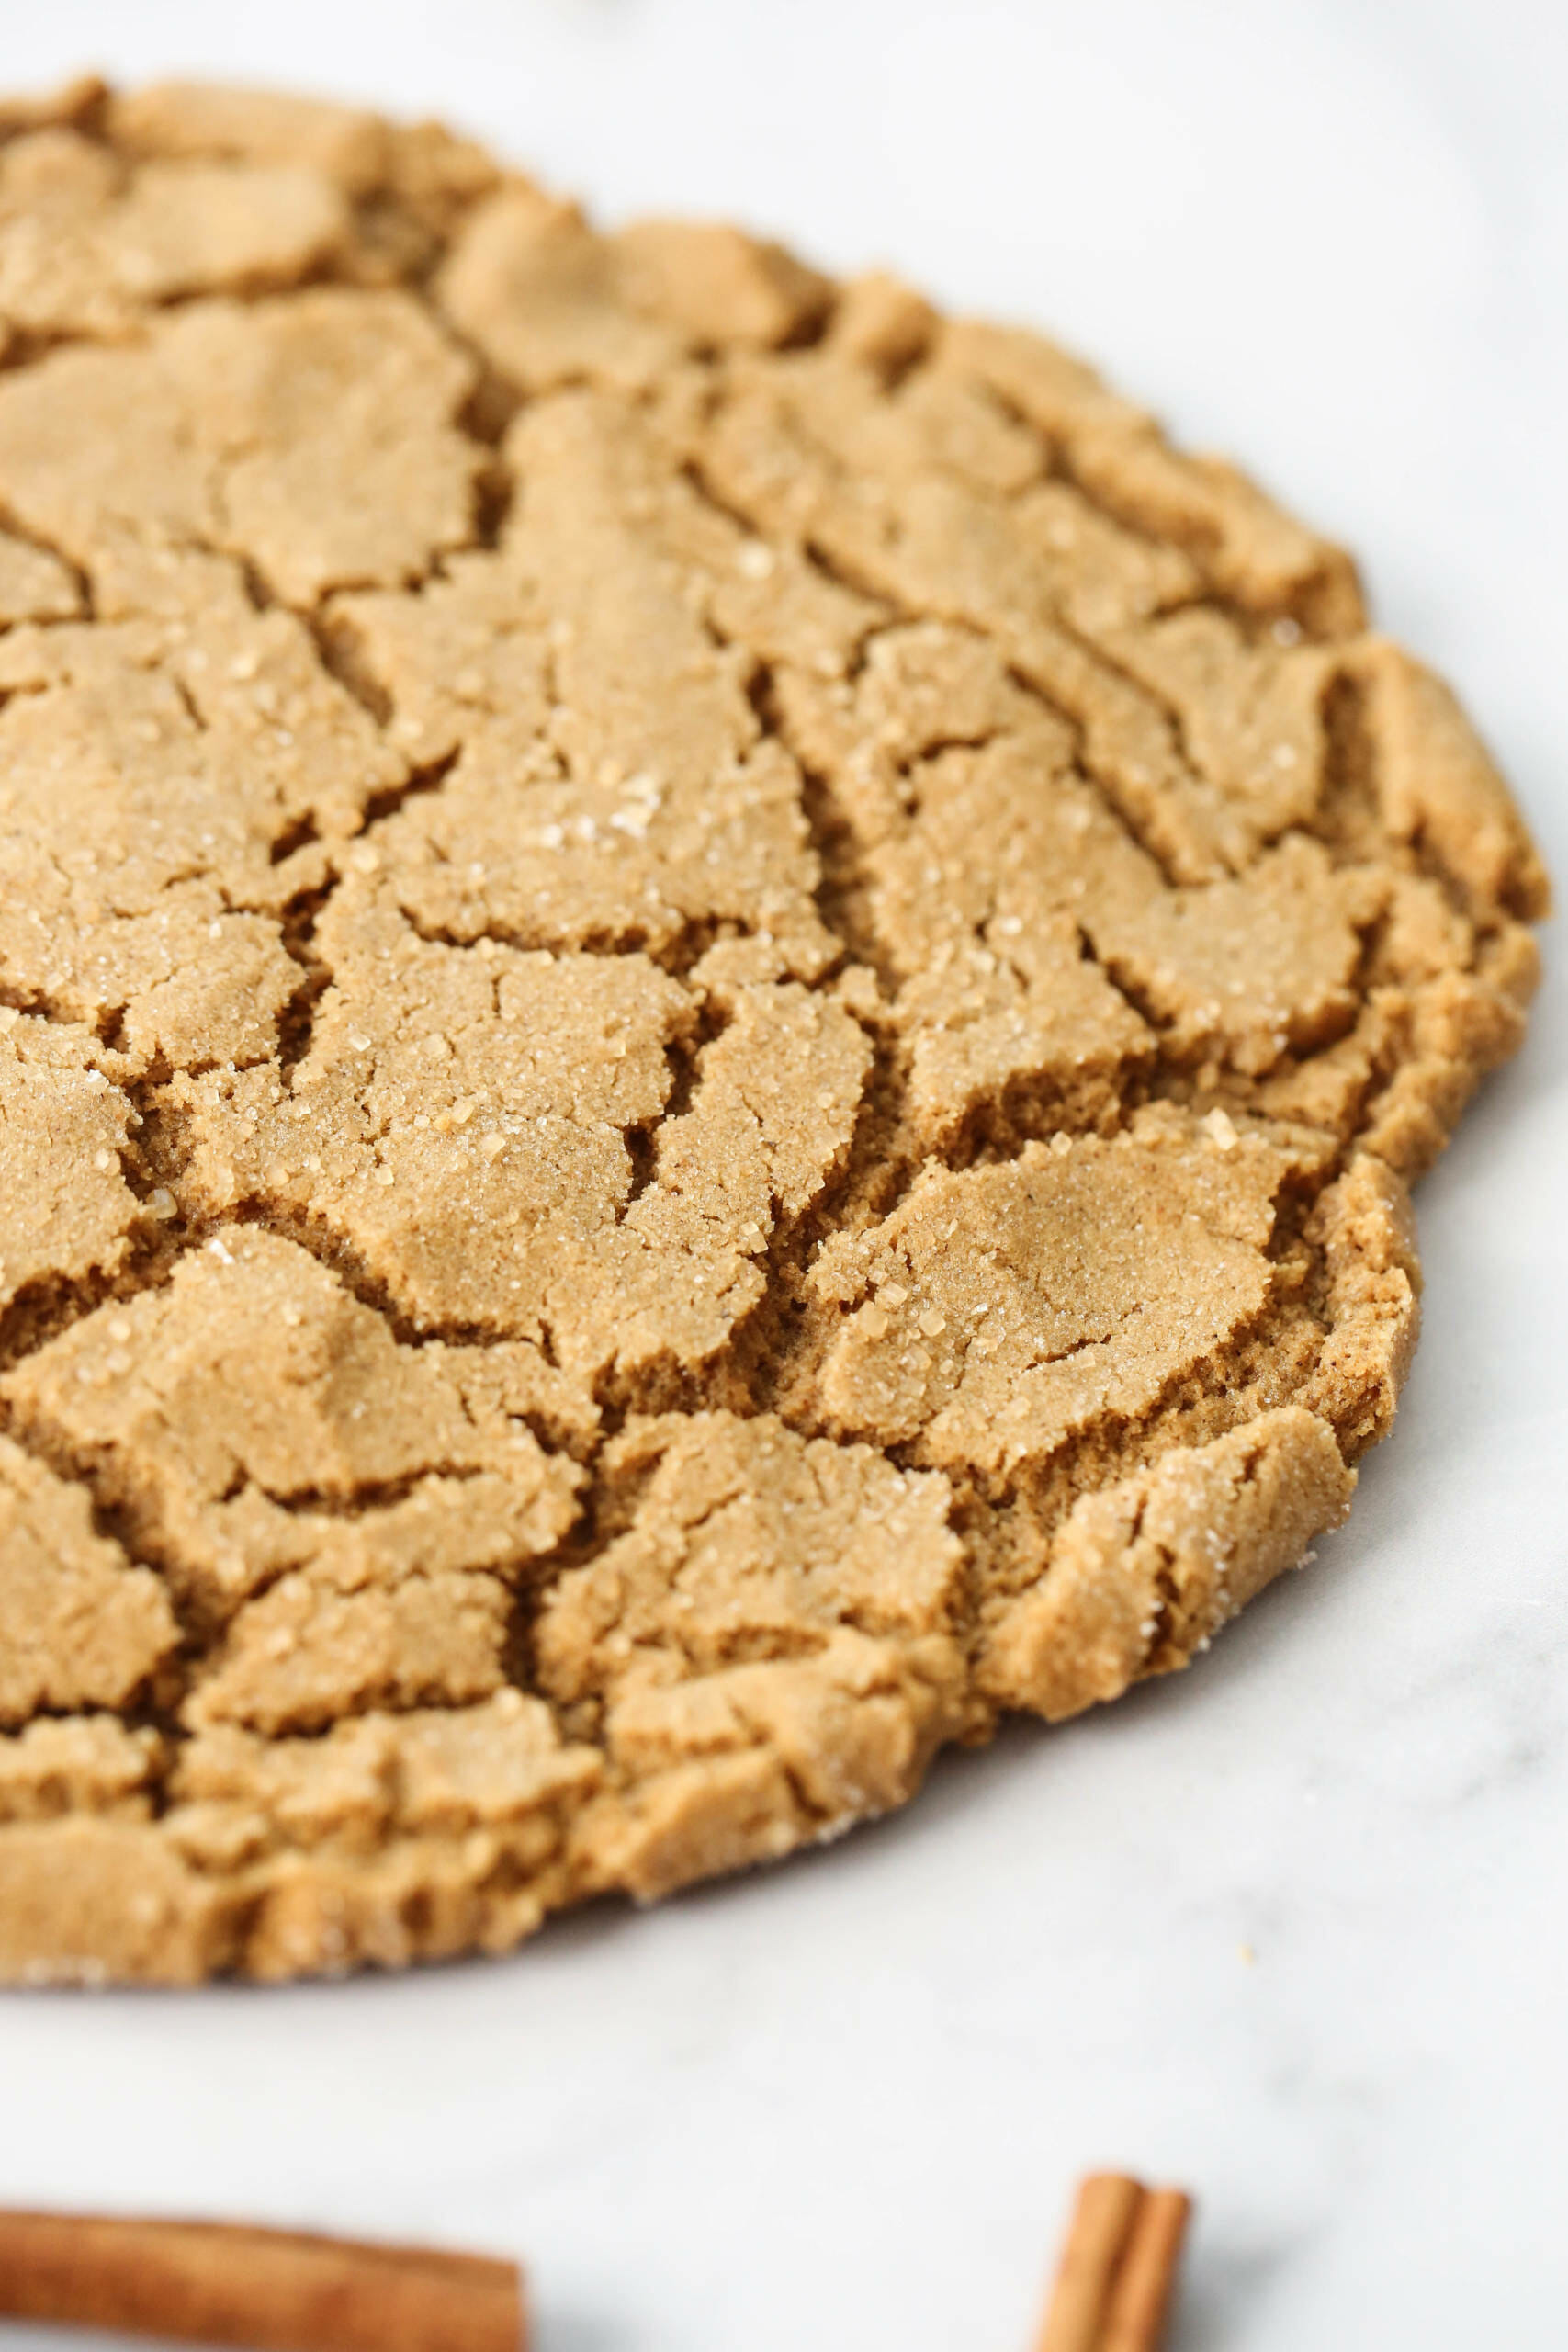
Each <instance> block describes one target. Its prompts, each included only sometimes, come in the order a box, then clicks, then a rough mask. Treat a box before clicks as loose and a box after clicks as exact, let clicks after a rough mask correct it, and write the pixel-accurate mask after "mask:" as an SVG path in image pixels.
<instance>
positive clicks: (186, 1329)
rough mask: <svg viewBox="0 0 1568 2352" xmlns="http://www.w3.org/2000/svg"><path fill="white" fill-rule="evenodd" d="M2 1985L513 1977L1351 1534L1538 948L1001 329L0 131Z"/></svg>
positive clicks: (452, 160) (1115, 422) (1217, 524)
mask: <svg viewBox="0 0 1568 2352" xmlns="http://www.w3.org/2000/svg"><path fill="white" fill-rule="evenodd" d="M0 518H3V522H4V528H3V529H0V1598H3V1600H4V1612H3V1613H4V1623H5V1629H6V1630H5V1637H4V1644H3V1645H0V1975H4V1976H5V1977H6V1979H10V1980H16V1981H20V1982H24V1983H41V1982H80V1983H101V1982H104V1981H107V1980H111V1979H122V1980H145V1981H158V1982H188V1981H193V1980H195V1979H197V1978H200V1977H203V1976H206V1975H209V1974H212V1973H220V1972H235V1973H248V1974H252V1975H258V1976H267V1977H286V1976H293V1975H299V1974H308V1973H342V1972H344V1971H347V1970H350V1969H353V1968H355V1967H359V1966H362V1965H366V1964H377V1965H384V1966H396V1965H401V1964H403V1963H406V1962H412V1961H416V1960H420V1959H428V1958H434V1957H438V1956H443V1955H446V1954H449V1953H453V1952H457V1951H466V1950H474V1949H478V1950H483V1951H502V1950H504V1949H506V1948H508V1947H509V1946H511V1945H512V1944H514V1943H515V1942H516V1941H518V1939H521V1938H522V1937H524V1936H525V1935H527V1934H529V1933H530V1932H532V1930H533V1929H534V1928H536V1927H537V1926H538V1925H539V1924H540V1922H541V1921H542V1920H543V1919H544V1918H545V1917H547V1915H548V1913H550V1912H551V1911H552V1910H554V1909H557V1908H558V1907H560V1906H562V1905H568V1904H570V1903H573V1902H577V1901H580V1900H582V1899H584V1898H586V1897H589V1896H592V1895H594V1894H604V1893H610V1892H615V1891H620V1892H622V1893H625V1894H631V1895H633V1896H635V1897H637V1899H639V1900H650V1899H653V1898H655V1897H657V1896H660V1895H662V1894H666V1893H667V1892H669V1891H671V1889H673V1888H676V1887H678V1886H680V1885H682V1884H684V1883H687V1882H689V1881H691V1880H694V1879H699V1878H702V1877H705V1876H708V1875H711V1874H713V1873H714V1872H716V1871H723V1870H728V1869H733V1868H736V1867H739V1866H740V1865H742V1864H747V1863H750V1862H754V1861H758V1860H765V1859H768V1858H770V1857H773V1856H775V1855H779V1854H782V1853H784V1852H786V1851H787V1850H789V1849H792V1848H794V1847H796V1846H798V1845H801V1844H803V1843H805V1842H807V1841H811V1840H817V1839H820V1838H827V1837H830V1836H834V1835H837V1834H838V1833H839V1832H840V1831H842V1830H843V1829H845V1828H847V1827H848V1826H851V1825H852V1823H853V1822H855V1821H858V1820H860V1819H863V1818H864V1817H866V1816H868V1815H874V1814H877V1813H880V1812H883V1811H886V1809H887V1808H889V1807H890V1806H893V1805H896V1804H901V1803H902V1802H904V1800H905V1799H907V1798H908V1796H910V1795H911V1794H912V1793H913V1792H914V1791H915V1789H916V1788H917V1787H918V1785H919V1781H920V1778H921V1776H922V1774H923V1772H924V1770H925V1768H926V1765H927V1763H928V1761H929V1759H930V1758H931V1755H932V1754H933V1753H934V1751H935V1750H936V1749H937V1748H938V1747H940V1746H941V1745H942V1743H943V1742H945V1741H948V1740H953V1739H962V1740H977V1739H982V1738H984V1737H985V1736H987V1735H988V1733H989V1732H990V1731H991V1729H992V1728H993V1726H994V1725H995V1724H996V1723H997V1721H998V1718H999V1717H1000V1716H1001V1715H1002V1714H1003V1713H1006V1712H1007V1711H1009V1710H1015V1709H1025V1710H1029V1711H1032V1712H1034V1713H1038V1714H1040V1715H1042V1716H1043V1717H1045V1718H1046V1719H1048V1720H1051V1721H1056V1720H1059V1719H1061V1718H1062V1717H1065V1716H1068V1715H1071V1714H1073V1713H1077V1711H1078V1710H1080V1709H1081V1708H1083V1707H1086V1706H1088V1705H1089V1704H1091V1703H1093V1702H1098V1701H1100V1700H1104V1699H1110V1698H1113V1697H1115V1696H1116V1695H1117V1694H1118V1693H1119V1692H1120V1691H1123V1690H1124V1689H1126V1688H1127V1686H1128V1685H1129V1684H1130V1683H1132V1682H1133V1681H1134V1680H1136V1679H1139V1678H1140V1677H1142V1676H1145V1675H1148V1674H1154V1673H1163V1672H1167V1671H1169V1670H1171V1669H1173V1668H1179V1667H1181V1666H1183V1665H1184V1664H1186V1662H1187V1661H1188V1660H1189V1658H1190V1657H1191V1656H1192V1655H1193V1654H1194V1653H1195V1652H1196V1651H1198V1650H1200V1649H1201V1648H1202V1647H1204V1646H1205V1645H1207V1643H1208V1642H1209V1640H1210V1639H1211V1638H1212V1636H1213V1634H1214V1633H1216V1632H1217V1631H1218V1630H1219V1628H1220V1627H1221V1626H1222V1625H1223V1624H1224V1623H1225V1622H1226V1620H1227V1619H1228V1618H1229V1617H1230V1616H1231V1615H1232V1614H1234V1613H1235V1611H1236V1610H1237V1609H1239V1608H1240V1607H1242V1606H1243V1605H1244V1604H1245V1603H1246V1602H1247V1600H1249V1599H1250V1598H1252V1596H1253V1595H1254V1594H1255V1593H1257V1592H1258V1590H1259V1589H1261V1588H1262V1587H1263V1586H1264V1585H1265V1584H1267V1583H1268V1582H1269V1579H1270V1578H1271V1577H1274V1576H1275V1575H1277V1574H1278V1573H1279V1572H1280V1570H1281V1569H1283V1568H1285V1567H1288V1566H1292V1565H1294V1564H1296V1563H1297V1562H1299V1561H1301V1560H1302V1559H1303V1556H1304V1555H1307V1553H1308V1548H1309V1546H1310V1544H1311V1543H1312V1540H1313V1538H1314V1536H1315V1535H1316V1534H1317V1533H1318V1532H1321V1531H1322V1530H1323V1529H1325V1528H1326V1527H1331V1526H1333V1525H1335V1524H1337V1522H1338V1521H1340V1520H1341V1519H1342V1518H1343V1517H1344V1515H1345V1513H1346V1511H1347V1510H1348V1506H1349V1500H1350V1495H1351V1491H1352V1488H1353V1486H1354V1481H1355V1468H1354V1465H1355V1463H1356V1461H1357V1459H1358V1458H1359V1454H1360V1453H1362V1452H1363V1451H1364V1450H1365V1448H1366V1447H1367V1446H1368V1445H1370V1444H1371V1443H1373V1442H1376V1440H1377V1439H1378V1438H1380V1437H1381V1436H1382V1435H1383V1434H1384V1432H1385V1431H1386V1430H1387V1428H1388V1426H1389V1424H1390V1421H1391V1419H1392V1417H1393V1410H1394V1407H1395V1403H1396V1400H1397V1397H1398V1393H1399V1389H1400V1385H1401V1383H1402V1381H1403V1379H1404V1373H1405V1370H1406V1368H1407V1365H1408V1363H1409V1358H1410V1352H1411V1349H1412V1347H1413V1345H1414V1342H1415V1336H1416V1317H1417V1304H1416V1302H1417V1293H1418V1289H1419V1270H1418V1262H1417V1259H1416V1247H1415V1239H1414V1234H1413V1229H1412V1226H1411V1222H1410V1213H1409V1203H1408V1195H1407V1192H1406V1185H1407V1182H1408V1181H1409V1180H1410V1179H1412V1178H1414V1177H1416V1176H1417V1175H1419V1174H1420V1173H1421V1172H1422V1170H1424V1169H1425V1168H1426V1167H1427V1165H1428V1164H1429V1163H1430V1161H1431V1160H1432V1159H1433V1158H1434V1157H1435V1156H1436V1154H1437V1153H1438V1151H1439V1150H1440V1148H1442V1145H1443V1143H1444V1142H1445V1140H1446V1138H1447V1136H1448V1135H1449V1134H1450V1131H1451V1129H1452V1127H1453V1125H1454V1123H1455V1121H1456V1120H1457V1118H1458V1116H1459V1114H1460V1112H1461V1109H1462V1107H1463V1105H1464V1103H1465V1101H1466V1099H1467V1098H1468V1096H1469V1094H1470V1093H1471V1091H1472V1089H1473V1087H1474V1086H1475V1084H1476V1082H1477V1080H1478V1079H1479V1078H1480V1076H1481V1075H1482V1074H1483V1071H1484V1070H1486V1069H1489V1068H1491V1067H1492V1066H1493V1065H1494V1064H1495V1063H1496V1062H1498V1061H1500V1060H1501V1059H1503V1058H1504V1057H1506V1055H1507V1054H1508V1053H1510V1052H1511V1051H1512V1050H1513V1048H1514V1047H1515V1046H1516V1045H1517V1042H1518V1039H1519V1036H1520V1035H1521V1032H1522V1026H1523V1018H1524V1012H1525V1008H1526V1006H1527V1004H1528V1001H1529V995H1530V991H1531V989H1532V987H1533V984H1534V979H1535V970H1536V966H1535V950H1534V945H1533V942H1532V939H1531V935H1530V932H1529V923H1530V922H1532V921H1533V920H1534V919H1535V918H1536V917H1538V916H1540V914H1542V913H1543V912H1544V911H1545V910H1546V904H1547V886H1546V882H1545V877H1544V876H1543V874H1542V872H1541V869H1540V864H1539V861H1538V860H1537V858H1536V855H1535V853H1534V850H1533V848H1532V847H1531V844H1530V842H1529V837H1528V835H1527V833H1526V832H1525V831H1524V828H1523V826H1522V824H1521V823H1520V820H1519V819H1518V817H1517V813H1516V812H1515V810H1514V808H1513V805H1512V803H1511V801H1510V799H1509V797H1508V794H1507V791H1506V787H1505V786H1504V785H1503V784H1502V782H1501V781H1500V779H1499V778H1498V776H1497V775H1496V773H1495V770H1494V768H1493V767H1492V765H1491V763H1490V761H1489V760H1488V758H1487V756H1486V753H1485V752H1484V750H1483V747H1482V746H1481V744H1480V743H1479V741H1477V739H1476V737H1475V734H1474V732H1473V730H1472V728H1471V727H1470V725H1469V723H1468V721H1467V720H1466V718H1465V717H1464V715H1463V713H1462V711H1461V709H1460V707H1459V706H1458V704H1457V703H1456V702H1455V700H1454V698H1453V696H1452V695H1450V692H1449V691H1448V689H1447V688H1446V687H1445V686H1444V685H1443V684H1441V683H1440V682H1439V681H1438V680H1437V679H1435V678H1433V677H1432V676H1431V675H1430V674H1429V673H1427V672H1426V671H1425V670H1424V669H1422V667H1421V666H1420V665H1419V663H1417V662H1415V661H1414V660H1413V659H1412V658H1411V657H1410V656H1409V655H1407V654H1406V653H1404V651H1402V650H1400V649H1399V648H1397V647H1396V646H1393V645H1392V644H1390V643H1389V642H1388V641H1386V640H1385V639H1382V638H1381V637H1378V636H1376V635H1375V634H1373V633H1371V631H1370V630H1369V628H1368V627H1367V623H1366V618H1365V615H1364V612H1363V609H1362V605H1361V600H1360V594H1359V588H1358V585H1357V582H1356V576H1355V572H1354V570H1353V567H1352V566H1351V564H1350V562H1349V560H1348V557H1346V556H1345V555H1344V554H1343V552H1342V551H1341V550H1339V549H1338V548H1335V547H1333V546H1331V545H1329V544H1328V543H1327V542H1325V541H1324V540H1323V539H1321V538H1319V537H1317V536H1316V535H1315V534H1314V533H1313V532H1311V531H1310V530H1307V529H1305V528H1304V527H1303V526H1301V525H1299V524H1298V523H1296V522H1295V521H1294V520H1293V519H1292V517H1290V516H1289V515H1285V514H1283V513H1282V512H1281V511H1280V509H1279V508H1278V507H1276V506H1275V505H1274V504H1273V503H1272V502H1271V501H1270V500H1269V498H1268V496H1267V495H1266V494H1265V493H1264V492H1262V491H1260V490H1258V488H1257V487H1256V486H1255V485H1253V484H1252V483H1251V482H1249V481H1247V480H1246V479H1245V477H1244V476H1242V475H1241V474H1240V473H1238V472H1237V471H1235V469H1233V468H1231V467H1229V466H1227V465H1225V464H1224V463H1222V462H1220V461H1217V460H1213V459H1201V458H1190V457H1187V456H1185V455H1184V454H1182V453H1181V452H1179V451H1178V450H1176V449H1174V448H1173V447H1171V446H1170V445H1169V443H1168V441H1167V440H1166V439H1165V437H1164V435H1162V433H1161V432H1160V430H1159V428H1158V426H1157V425H1156V423H1155V422H1154V420H1153V419H1152V418H1151V417H1149V416H1148V415H1147V414H1145V413H1144V412H1143V411H1141V410H1139V409H1137V408H1135V407H1134V406H1133V405H1132V404H1131V403H1130V402H1128V401H1125V400H1123V399H1122V398H1121V397H1120V396H1119V395H1117V394H1115V393H1114V392H1112V391H1111V390H1109V389H1108V388H1107V387H1106V386H1105V385H1104V384H1103V383H1102V382H1101V381H1100V379H1099V378H1098V377H1097V376H1095V375H1094V374H1093V373H1092V372H1091V371H1090V370H1089V369H1088V368H1085V367H1084V366H1083V365H1082V364H1081V363H1079V362H1078V361H1077V360H1075V359H1073V358H1071V357H1069V356H1067V355H1066V354H1064V353H1062V352H1061V351H1059V350H1057V349H1056V348H1055V346H1054V345H1050V344H1048V343H1046V342H1045V341H1043V339H1042V338H1041V337H1039V336H1037V335H1034V334H1029V333H1025V332H1023V331H1021V330H1016V329H1009V328H1000V327H995V326H990V325H987V324H983V323H980V322H972V321H964V320H947V319H943V318H942V317H941V316H940V315H939V314H938V313H937V312H936V311H934V310H933V309H932V308H931V305H930V304H929V303H927V302H925V301H924V300H922V299H921V298H920V297H919V296H918V295H917V294H914V293H913V292H911V291H910V290H909V289H908V288H905V287H903V286H901V285H899V284H898V283H897V281H896V280H894V279H891V278H889V277H886V276H877V275H873V276H869V277H864V278H862V279H859V280H857V281H854V282H852V283H850V284H847V285H837V284H834V283H833V282H832V281H830V280H829V279H828V278H826V277H823V276H821V275H820V274H819V273H818V272H817V271H815V270H813V269H811V268H809V267H808V266H806V265H804V264H803V263H801V262H799V261H797V260H795V258H794V257H793V256H791V255H790V254H786V253H784V251H783V250H782V249H781V248H779V247H778V246H776V245H773V244H769V243H761V242H759V241H758V240H756V239H753V238H751V237H750V236H748V235H746V234H744V233H743V232H740V231H739V230H736V229H732V228H728V227H723V226H717V225H713V224H694V223H690V222H681V221H671V220H650V221H644V222H641V223H638V224H635V225H634V226H632V227H630V228H627V229H624V230H621V231H619V232H615V233H614V234H610V235H605V234H602V233H601V232H598V231H596V230H595V229H594V228H593V227H592V224H591V223H590V222H589V221H588V220H586V219H585V218H584V217H583V215H582V214H581V212H580V211H579V210H578V209H576V208H575V207H574V206H572V205H570V204H568V203H564V202H562V201H560V200H558V198H555V197H553V196H551V195H550V194H548V193H547V192H546V191H544V190H542V189H540V188H538V187H536V186H534V185H533V184H532V183H531V182H529V181H527V180H525V178H523V177H522V176H521V175H518V174H516V173H513V172H510V171H507V170H505V169H504V168H502V167H501V166H499V165H497V164H495V163H493V162H492V161H491V159H490V158H488V157H487V156H485V155H484V154H483V153H481V152H480V151H479V150H478V149H477V148H475V147H473V146H472V145H471V144H469V143H468V142H466V141H462V140H459V139H457V138H454V137H452V136H451V135H450V134H448V133H446V131H444V130H440V129H438V128H436V127H434V126H432V125H428V124H427V125H419V126H404V125H395V124H389V123H387V122H384V121H382V120H380V119H378V118H377V117H376V116H374V115H372V114H369V113H367V112H363V111H360V110H355V109H352V108H344V107H333V106H329V105H324V104H321V103H320V102H317V101H311V100H304V99H296V98H292V97H288V96H281V95H264V94H256V93H244V92H237V91H228V90H221V89H212V88H206V87H202V86H199V85H174V84H169V85H160V86H158V87H155V88H152V89H147V90H141V91H137V92H131V93H129V94H116V93H113V92H110V91H108V90H107V89H105V88H104V87H103V85H99V84H96V83H92V82H84V83H81V84H78V85H73V86H72V88H70V89H69V90H67V91H65V92H62V94H61V95H60V96H59V97H58V98H57V99H55V100H52V101H49V100H44V101H37V102H28V101H23V102H17V103H14V104H11V105H8V106H4V107H0Z"/></svg>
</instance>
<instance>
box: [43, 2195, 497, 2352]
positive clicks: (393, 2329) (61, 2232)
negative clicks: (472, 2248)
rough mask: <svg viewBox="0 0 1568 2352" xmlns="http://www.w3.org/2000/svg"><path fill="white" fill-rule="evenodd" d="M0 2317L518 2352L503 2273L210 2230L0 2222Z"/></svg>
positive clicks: (86, 2219)
mask: <svg viewBox="0 0 1568 2352" xmlns="http://www.w3.org/2000/svg"><path fill="white" fill-rule="evenodd" d="M0 2312H4V2313H5V2314H6V2316H7V2317H9V2318H15V2319H35V2320H46V2321H53V2322H62V2321H63V2322H67V2323H73V2324H76V2325H78V2326H83V2327H98V2328H106V2329H111V2330H114V2331H116V2332H118V2333H119V2334H122V2335H161V2336H166V2337H169V2336H172V2337H175V2338H178V2339H181V2340H183V2341H187V2342H191V2343H200V2344H233V2345H248V2346H254V2347H255V2352H525V2343H526V2324H525V2312H524V2303H523V2289H522V2277H521V2274H520V2272H519V2271H518V2268H517V2267H516V2265H515V2264H514V2263H511V2262H499V2261H494V2260H491V2259H490V2258H489V2257H487V2256H481V2255H471V2254H446V2253H442V2252H440V2251H438V2250H437V2249H435V2248H434V2247H427V2246H403V2245H368V2244H366V2243H364V2242H362V2241H358V2240H355V2239H350V2238H330V2237H316V2236H310V2235H306V2234H303V2233H294V2232H290V2231H286V2230H264V2229H254V2228H250V2227H248V2226H243V2225H240V2224H236V2223H228V2222H164V2221H141V2220H120V2219H113V2220H111V2219H107V2218H103V2217H99V2216H96V2215H85V2214H84V2215H69V2214H61V2213H15V2212H0Z"/></svg>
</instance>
